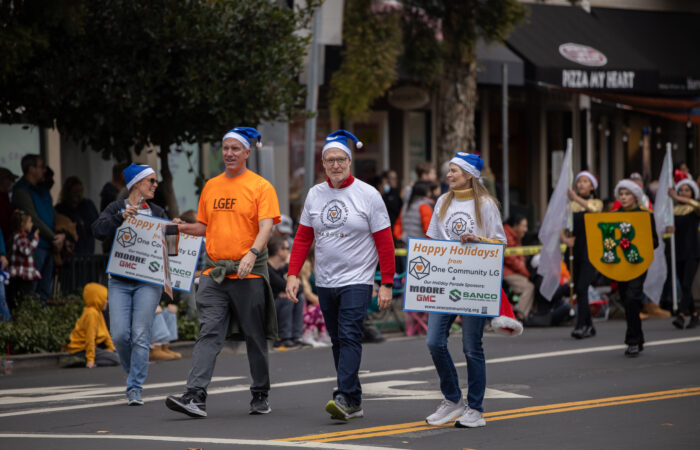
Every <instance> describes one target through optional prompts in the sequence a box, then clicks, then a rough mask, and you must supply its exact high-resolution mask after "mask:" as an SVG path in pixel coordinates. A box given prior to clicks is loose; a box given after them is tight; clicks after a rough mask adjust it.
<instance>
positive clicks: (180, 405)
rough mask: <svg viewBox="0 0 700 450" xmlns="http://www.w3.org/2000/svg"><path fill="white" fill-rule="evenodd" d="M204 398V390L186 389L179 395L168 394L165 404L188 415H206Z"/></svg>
mask: <svg viewBox="0 0 700 450" xmlns="http://www.w3.org/2000/svg"><path fill="white" fill-rule="evenodd" d="M206 399H207V394H206V393H205V392H201V391H194V390H188V391H187V392H185V394H184V395H182V396H181V397H176V396H174V395H168V397H167V398H166V399H165V406H167V407H168V408H170V409H172V410H173V411H177V412H179V413H183V414H187V415H188V416H190V417H207V405H206Z"/></svg>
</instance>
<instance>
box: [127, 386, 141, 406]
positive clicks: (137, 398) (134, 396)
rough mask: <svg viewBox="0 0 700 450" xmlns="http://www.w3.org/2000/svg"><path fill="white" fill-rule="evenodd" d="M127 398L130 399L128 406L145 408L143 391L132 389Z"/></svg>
mask: <svg viewBox="0 0 700 450" xmlns="http://www.w3.org/2000/svg"><path fill="white" fill-rule="evenodd" d="M126 398H127V399H128V401H127V403H126V404H127V405H129V406H143V400H142V399H141V391H139V390H138V389H131V390H130V391H128V392H127V393H126Z"/></svg>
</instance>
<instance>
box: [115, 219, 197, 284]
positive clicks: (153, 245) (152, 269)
mask: <svg viewBox="0 0 700 450" xmlns="http://www.w3.org/2000/svg"><path fill="white" fill-rule="evenodd" d="M168 223H170V221H167V220H163V219H160V218H158V217H152V216H147V215H145V214H137V215H136V216H129V217H127V218H126V219H125V220H124V223H122V225H121V226H120V227H119V228H117V232H116V233H115V235H114V242H113V243H112V253H111V254H110V255H109V262H108V263H107V273H110V274H112V275H119V276H120V277H125V278H131V279H134V280H139V281H144V282H146V283H153V284H160V285H161V286H164V287H165V289H166V290H169V289H171V287H170V286H172V289H177V290H179V291H185V292H189V291H190V290H191V289H192V281H193V280H194V272H195V270H196V268H197V261H198V259H199V251H200V249H201V247H202V237H201V236H192V235H189V234H185V233H180V239H179V245H178V255H177V256H170V257H168V255H167V252H166V251H165V237H164V235H163V230H164V228H165V225H167V224H168Z"/></svg>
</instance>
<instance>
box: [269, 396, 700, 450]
mask: <svg viewBox="0 0 700 450" xmlns="http://www.w3.org/2000/svg"><path fill="white" fill-rule="evenodd" d="M695 395H700V387H692V388H685V389H672V390H668V391H659V392H648V393H645V394H636V395H623V396H618V397H606V398H598V399H593V400H582V401H578V402H568V403H554V404H551V405H540V406H530V407H527V408H519V409H509V410H505V411H495V412H490V413H484V418H486V420H487V421H488V422H494V421H497V420H508V419H518V418H521V417H530V416H538V415H542V414H557V413H563V412H569V411H580V410H584V409H592V408H603V407H606V406H619V405H629V404H632V403H642V402H653V401H656V400H668V399H671V398H681V397H691V396H695ZM452 426H453V425H452V423H450V424H446V425H437V426H431V425H427V424H426V423H425V421H420V422H407V423H400V424H395V425H384V426H379V427H371V428H360V429H355V430H347V431H337V432H334V433H324V434H312V435H307V436H298V437H291V438H285V439H276V440H278V441H303V442H335V441H349V440H353V439H366V438H371V437H380V436H391V435H394V434H405V433H412V432H415V431H423V430H435V429H441V428H447V427H452Z"/></svg>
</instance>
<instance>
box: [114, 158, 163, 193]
mask: <svg viewBox="0 0 700 450" xmlns="http://www.w3.org/2000/svg"><path fill="white" fill-rule="evenodd" d="M122 173H123V174H124V181H126V188H127V189H131V187H132V186H133V185H135V184H136V183H138V182H139V181H141V180H143V179H144V178H146V177H147V176H149V175H151V174H153V173H156V172H155V170H153V169H151V166H147V165H145V164H144V165H140V164H134V163H131V164H129V167H127V168H126V169H124V171H123V172H122Z"/></svg>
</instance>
